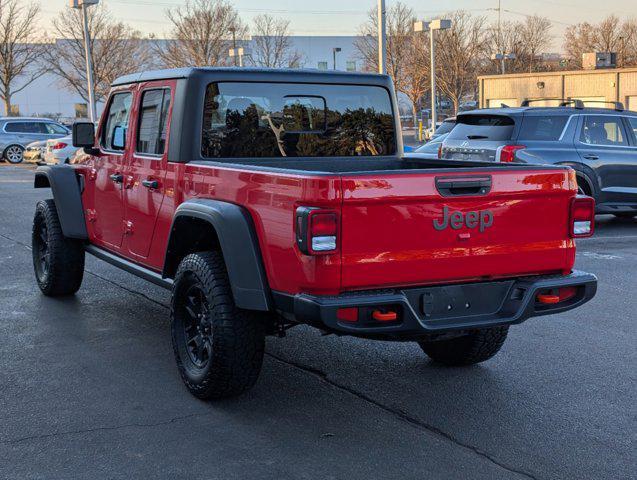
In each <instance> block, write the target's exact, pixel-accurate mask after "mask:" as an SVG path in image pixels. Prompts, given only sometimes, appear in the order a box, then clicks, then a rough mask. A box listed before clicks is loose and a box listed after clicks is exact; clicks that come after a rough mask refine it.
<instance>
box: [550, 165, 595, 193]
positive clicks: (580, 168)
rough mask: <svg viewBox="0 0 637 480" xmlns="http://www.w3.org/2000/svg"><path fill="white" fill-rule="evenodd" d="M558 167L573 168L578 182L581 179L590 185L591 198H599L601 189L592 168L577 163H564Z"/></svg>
mask: <svg viewBox="0 0 637 480" xmlns="http://www.w3.org/2000/svg"><path fill="white" fill-rule="evenodd" d="M557 165H564V166H567V167H571V168H572V169H573V170H575V175H576V176H577V179H578V181H579V180H580V179H581V180H584V181H585V182H586V184H587V185H588V190H589V192H590V194H591V196H592V197H594V198H595V199H597V198H598V196H599V191H600V187H599V185H598V184H597V175H596V174H595V172H594V171H593V169H592V168H590V167H588V166H586V165H584V164H582V163H577V162H563V163H559V164H557Z"/></svg>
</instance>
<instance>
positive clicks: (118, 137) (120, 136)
mask: <svg viewBox="0 0 637 480" xmlns="http://www.w3.org/2000/svg"><path fill="white" fill-rule="evenodd" d="M111 147H112V148H113V149H114V150H124V148H125V147H126V128H124V127H122V126H119V125H118V126H117V127H115V128H114V129H113V135H112V138H111Z"/></svg>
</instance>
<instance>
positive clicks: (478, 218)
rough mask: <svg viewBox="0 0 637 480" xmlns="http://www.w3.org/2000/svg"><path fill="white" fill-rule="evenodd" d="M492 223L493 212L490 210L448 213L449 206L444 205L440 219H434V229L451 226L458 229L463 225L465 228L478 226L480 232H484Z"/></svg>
mask: <svg viewBox="0 0 637 480" xmlns="http://www.w3.org/2000/svg"><path fill="white" fill-rule="evenodd" d="M491 225H493V212H492V211H491V210H480V211H478V212H467V214H466V215H463V214H462V212H452V213H449V207H447V206H445V207H444V208H443V210H442V219H434V228H435V229H436V230H444V229H445V228H447V227H451V228H453V229H454V230H459V229H461V228H462V227H463V226H466V227H467V228H479V229H480V232H484V231H485V230H486V229H487V228H489V227H490V226H491Z"/></svg>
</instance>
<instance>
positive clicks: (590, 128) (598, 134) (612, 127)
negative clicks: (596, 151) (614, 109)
mask: <svg viewBox="0 0 637 480" xmlns="http://www.w3.org/2000/svg"><path fill="white" fill-rule="evenodd" d="M580 142H582V143H588V144H590V145H611V146H621V145H628V141H627V139H626V135H625V134H624V127H623V125H622V120H621V118H620V117H610V116H606V115H585V116H584V123H583V124H582V131H581V132H580Z"/></svg>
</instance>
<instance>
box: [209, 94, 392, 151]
mask: <svg viewBox="0 0 637 480" xmlns="http://www.w3.org/2000/svg"><path fill="white" fill-rule="evenodd" d="M395 152H396V133H395V128H394V116H393V112H392V104H391V100H390V96H389V92H388V91H387V90H386V89H384V88H382V87H375V86H359V85H321V84H298V83H294V84H293V83H256V82H255V83H248V82H220V83H212V84H210V85H208V87H207V89H206V97H205V102H204V111H203V131H202V140H201V153H202V156H203V157H205V158H268V157H269V158H271V157H337V156H339V157H350V156H351V157H354V156H379V155H392V154H394V153H395Z"/></svg>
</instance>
